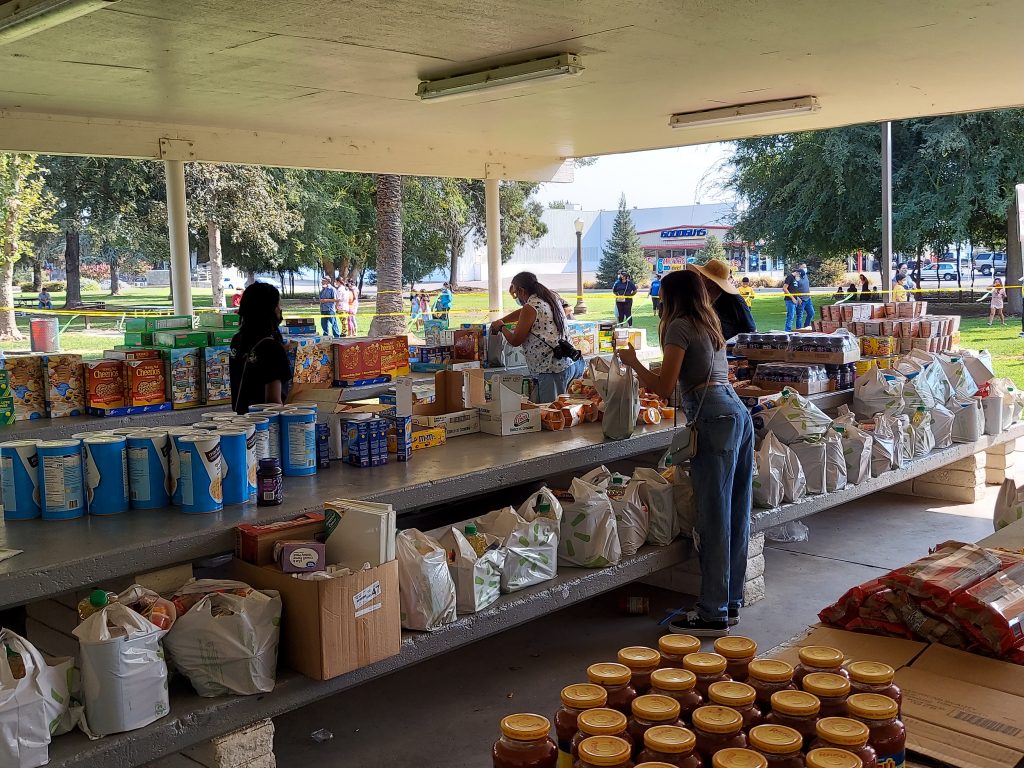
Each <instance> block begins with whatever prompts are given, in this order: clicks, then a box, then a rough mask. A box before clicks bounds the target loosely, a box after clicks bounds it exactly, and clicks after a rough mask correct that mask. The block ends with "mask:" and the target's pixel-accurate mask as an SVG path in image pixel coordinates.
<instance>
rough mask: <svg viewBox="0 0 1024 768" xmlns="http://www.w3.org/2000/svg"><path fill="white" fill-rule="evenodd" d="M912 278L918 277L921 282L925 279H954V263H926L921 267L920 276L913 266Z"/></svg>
mask: <svg viewBox="0 0 1024 768" xmlns="http://www.w3.org/2000/svg"><path fill="white" fill-rule="evenodd" d="M912 274H913V275H914V279H920V280H921V281H922V282H924V281H926V280H935V281H936V282H937V281H939V280H956V264H950V263H949V262H946V261H942V262H939V263H938V264H926V265H925V266H924V267H922V269H921V276H920V277H919V276H918V274H917V269H916V268H915V269H914V271H913V273H912Z"/></svg>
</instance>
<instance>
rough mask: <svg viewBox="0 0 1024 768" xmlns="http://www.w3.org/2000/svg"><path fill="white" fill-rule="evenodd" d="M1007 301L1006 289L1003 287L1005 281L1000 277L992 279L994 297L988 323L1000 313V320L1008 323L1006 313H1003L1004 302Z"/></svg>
mask: <svg viewBox="0 0 1024 768" xmlns="http://www.w3.org/2000/svg"><path fill="white" fill-rule="evenodd" d="M1005 301H1006V289H1005V288H1003V281H1002V280H1000V279H999V278H998V277H997V278H996V279H995V280H993V281H992V298H991V299H990V303H989V310H988V324H989V325H992V321H993V320H995V319H996V315H997V314H998V315H999V322H1000V323H1002V324H1003V325H1006V315H1004V314H1003V303H1004V302H1005Z"/></svg>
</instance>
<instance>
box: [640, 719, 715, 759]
mask: <svg viewBox="0 0 1024 768" xmlns="http://www.w3.org/2000/svg"><path fill="white" fill-rule="evenodd" d="M696 747H697V737H696V736H694V735H693V731H691V730H688V729H686V728H678V727H676V726H673V725H656V726H654V727H653V728H651V729H650V730H648V731H647V733H645V734H644V748H643V750H642V751H641V752H640V756H639V757H638V758H637V760H638V761H639V762H641V763H647V762H661V763H665V764H667V765H671V766H673V768H703V765H704V763H703V761H702V760H701V759H700V755H698V754H697V753H696V752H694V750H695V749H696Z"/></svg>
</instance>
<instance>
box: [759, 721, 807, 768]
mask: <svg viewBox="0 0 1024 768" xmlns="http://www.w3.org/2000/svg"><path fill="white" fill-rule="evenodd" d="M747 739H748V740H749V741H750V748H751V749H753V750H755V751H757V752H760V753H761V754H762V755H763V756H764V759H765V761H766V762H767V763H768V768H804V752H803V747H804V740H803V737H802V736H801V735H800V734H799V733H797V732H796V731H794V730H793V729H792V728H787V727H786V726H784V725H759V726H757V727H755V728H751V729H750V733H748V734H747Z"/></svg>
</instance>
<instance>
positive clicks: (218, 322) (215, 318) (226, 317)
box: [199, 312, 241, 329]
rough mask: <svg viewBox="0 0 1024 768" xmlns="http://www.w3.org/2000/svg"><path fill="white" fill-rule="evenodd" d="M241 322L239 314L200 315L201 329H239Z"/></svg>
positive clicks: (204, 313)
mask: <svg viewBox="0 0 1024 768" xmlns="http://www.w3.org/2000/svg"><path fill="white" fill-rule="evenodd" d="M240 322H241V320H240V318H239V317H238V313H237V312H203V313H201V314H200V315H199V327H200V328H232V329H235V328H238V326H239V323H240Z"/></svg>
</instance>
